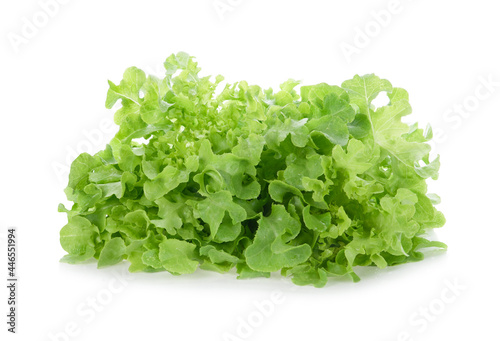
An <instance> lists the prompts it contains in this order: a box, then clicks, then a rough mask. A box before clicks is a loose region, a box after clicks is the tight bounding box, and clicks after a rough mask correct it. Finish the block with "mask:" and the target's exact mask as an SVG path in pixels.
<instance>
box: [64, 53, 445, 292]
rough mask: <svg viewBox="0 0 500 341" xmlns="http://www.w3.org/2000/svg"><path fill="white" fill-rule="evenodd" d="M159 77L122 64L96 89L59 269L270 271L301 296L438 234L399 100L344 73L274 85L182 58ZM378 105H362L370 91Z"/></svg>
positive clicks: (427, 164) (431, 173)
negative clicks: (336, 78)
mask: <svg viewBox="0 0 500 341" xmlns="http://www.w3.org/2000/svg"><path fill="white" fill-rule="evenodd" d="M164 65H165V70H166V72H165V77H164V78H163V79H161V78H157V77H155V76H152V75H146V74H145V73H144V72H143V71H142V70H139V69H138V68H135V67H132V68H129V69H127V70H126V71H125V73H124V75H123V79H122V80H121V82H120V83H119V84H118V85H116V84H114V83H113V82H111V81H110V82H109V91H108V94H107V98H106V107H107V108H109V109H111V108H112V107H113V106H114V105H115V103H116V102H118V101H120V102H121V107H120V108H119V109H118V110H117V111H116V112H115V116H114V120H115V123H116V124H117V125H119V131H118V133H117V134H116V136H115V137H114V138H113V139H112V140H111V141H109V143H108V144H107V146H106V148H105V149H104V150H102V151H100V152H98V153H96V154H95V155H89V154H86V153H83V154H81V155H79V156H78V157H77V158H76V159H75V160H74V162H73V163H72V165H71V172H70V176H69V182H68V186H67V188H66V190H65V193H66V195H67V198H68V200H70V201H72V202H74V204H73V205H72V207H71V209H66V208H65V207H64V206H63V205H60V211H61V212H65V213H66V214H67V216H68V224H67V225H66V226H64V227H63V228H62V229H61V233H60V237H61V245H62V247H63V249H64V250H65V251H66V252H67V253H68V254H67V255H66V256H64V257H63V259H62V261H65V262H68V263H78V262H82V261H86V260H88V259H92V258H95V259H97V260H98V263H97V264H98V267H103V266H109V265H113V264H116V263H119V262H122V261H123V260H124V259H125V260H127V261H128V262H130V271H132V272H135V271H145V272H156V271H169V272H170V273H172V274H174V275H179V274H186V273H192V272H194V271H196V269H197V268H198V267H200V268H202V269H206V270H211V271H217V272H221V273H224V272H228V271H230V270H231V269H233V268H235V269H236V272H237V273H238V278H253V277H269V276H270V273H271V272H275V271H281V274H282V275H284V276H290V277H291V278H292V281H293V282H294V283H296V284H298V285H314V286H316V287H322V286H324V285H325V284H326V283H327V280H328V278H329V277H334V276H349V277H350V278H352V279H353V280H354V281H358V280H359V277H358V276H357V275H356V273H355V272H354V270H355V268H356V267H357V266H377V267H379V268H384V267H386V266H392V265H396V264H401V263H406V262H411V261H418V260H421V259H422V258H423V257H424V255H423V253H422V252H421V251H420V250H421V249H422V248H428V247H437V248H446V245H445V244H443V243H441V242H437V241H430V240H428V239H426V237H425V236H426V233H427V232H428V231H429V230H431V229H433V228H437V227H440V226H443V225H444V223H445V218H444V216H443V214H442V213H441V212H439V211H438V210H436V208H435V205H436V204H437V203H439V197H437V195H435V194H428V193H427V185H426V179H427V178H432V179H437V177H438V169H439V158H435V159H434V160H432V161H431V160H430V158H429V152H430V146H429V144H428V143H427V142H428V141H429V140H430V139H431V138H432V131H431V130H430V129H426V130H425V131H424V130H422V129H420V128H418V125H417V124H413V125H408V124H406V123H404V122H403V121H402V118H403V117H404V116H407V115H409V114H410V113H411V107H410V104H409V101H408V93H407V92H406V91H405V90H403V89H401V88H395V87H393V86H392V85H391V83H389V81H387V80H385V79H380V78H378V77H377V76H375V75H373V74H370V75H364V76H358V75H356V76H355V77H354V78H353V79H351V80H347V81H345V82H344V83H343V84H342V85H341V86H332V85H328V84H326V83H321V84H317V85H310V86H302V87H300V89H297V87H298V85H299V82H297V81H295V80H288V81H286V82H285V83H283V84H282V85H281V86H280V90H279V91H277V92H274V91H273V90H272V89H268V90H264V89H262V88H261V87H259V86H257V85H249V84H248V83H247V82H245V81H241V82H238V83H235V84H226V85H222V84H221V82H222V81H223V77H222V76H217V77H215V79H213V78H212V77H201V76H200V75H199V72H200V68H199V67H198V65H197V63H196V62H195V61H194V59H193V57H191V56H189V55H187V54H186V53H178V54H176V55H171V56H170V57H168V58H167V60H166V61H165V64H164ZM381 93H384V94H387V96H388V98H389V103H388V104H387V105H385V106H381V107H375V106H374V105H373V104H372V102H373V101H374V100H375V98H377V96H379V94H381Z"/></svg>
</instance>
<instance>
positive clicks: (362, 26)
mask: <svg viewBox="0 0 500 341" xmlns="http://www.w3.org/2000/svg"><path fill="white" fill-rule="evenodd" d="M45 2H49V1H48V0H42V3H45ZM60 2H61V4H60V5H59V6H58V8H57V9H54V8H53V7H51V8H49V9H48V10H47V9H45V11H50V12H52V13H51V14H52V16H50V17H49V16H45V19H47V18H48V20H46V22H44V15H43V14H40V12H41V11H43V9H42V8H43V6H42V5H41V4H40V3H39V2H37V1H34V0H28V1H26V0H25V1H2V3H1V5H0V22H1V40H0V45H1V47H0V48H1V51H2V52H1V63H0V75H1V81H0V94H1V115H2V116H1V121H0V122H1V123H0V138H1V154H0V165H1V167H0V175H1V176H0V179H1V186H0V191H1V196H0V200H1V202H0V203H1V204H0V210H1V214H0V226H1V229H2V234H1V235H0V237H1V249H0V250H1V252H0V267H1V268H2V271H1V281H2V284H1V286H2V287H3V288H4V289H3V290H0V312H1V316H2V318H1V319H0V322H1V323H0V326H1V327H0V328H1V331H0V334H1V335H2V336H1V337H0V338H1V339H2V340H5V338H4V337H5V335H7V336H8V340H44V341H46V340H51V339H53V340H61V341H62V340H105V339H107V338H112V339H113V340H139V339H140V340H224V335H226V339H227V340H231V338H230V337H229V336H228V335H229V334H231V335H233V336H234V338H232V340H276V339H279V340H287V339H288V340H305V339H306V338H307V339H320V338H321V340H375V341H376V340H380V341H385V340H394V341H396V340H410V339H413V340H468V339H475V340H498V339H499V338H500V336H499V330H498V320H499V318H500V314H499V312H498V306H499V304H500V294H499V291H498V271H497V270H496V268H497V267H498V265H497V264H498V261H497V258H498V250H499V249H498V245H499V244H498V241H499V240H500V229H499V227H500V226H499V219H498V211H499V196H498V193H500V183H499V181H498V177H499V175H498V174H499V168H498V166H499V162H498V159H499V156H498V155H499V154H498V147H499V142H498V138H499V133H498V131H499V123H500V119H499V114H500V112H499V109H498V108H500V86H499V82H500V70H499V62H500V44H499V41H498V33H499V32H500V21H499V20H498V10H499V9H498V7H497V6H495V5H496V2H494V1H491V0H475V1H431V0H419V1H409V0H401V1H400V2H399V6H396V7H397V8H396V10H394V7H393V6H392V5H390V3H391V2H390V1H388V0H384V1H380V0H377V1H373V0H369V1H311V0H308V1H290V0H287V1H285V0H280V1H264V0H252V1H251V0H242V1H236V0H232V1H230V0H222V1H220V2H219V3H218V4H219V6H222V5H221V3H222V4H229V5H228V6H230V7H229V9H228V8H227V7H226V11H225V12H223V13H220V12H219V13H218V12H217V10H216V9H215V7H214V1H213V0H204V1H181V0H177V1H167V0H156V1H153V0H146V1H128V0H108V1H96V0H90V1H89V0H88V1H77V0H73V1H71V0H70V1H66V3H65V4H62V2H63V1H62V0H61V1H60ZM216 4H217V3H216ZM388 10H391V11H392V14H390V16H389V17H387V15H386V16H382V17H383V18H382V19H384V22H383V24H380V23H377V21H375V17H376V16H377V15H376V14H374V13H387V11H388ZM384 11H385V12H384ZM379 17H380V15H379ZM382 19H379V21H380V20H382ZM29 23H32V24H33V23H34V24H36V25H38V27H36V26H35V29H36V31H35V32H33V30H32V31H31V32H29V29H27V28H26V27H27V26H29V25H30V24H29ZM23 28H24V29H23ZM23 30H24V32H23ZM360 32H361V33H360ZM366 32H367V33H368V34H369V35H368V38H366V37H365V39H364V41H363V39H362V35H363V34H365V33H366ZM23 34H24V36H23ZM16 39H17V40H16ZM13 40H16V41H17V42H18V44H15V43H14V44H13V43H12V41H13ZM346 44H350V45H351V46H353V47H354V48H356V49H357V50H356V53H355V54H352V55H350V56H347V55H346V54H345V53H343V52H342V49H341V46H347V45H346ZM178 51H186V52H188V53H190V54H191V55H194V56H196V57H197V60H198V62H199V65H200V66H201V67H202V74H204V75H209V74H219V73H220V74H222V75H224V76H225V77H226V80H227V81H230V82H234V81H239V80H243V79H244V80H247V81H249V83H257V84H259V85H262V86H265V87H268V86H273V87H275V88H276V87H277V85H278V84H280V82H282V81H284V80H286V79H288V78H296V79H300V80H302V81H303V83H305V84H311V83H316V82H322V81H324V82H328V83H331V84H340V83H341V82H342V81H344V80H346V79H349V78H351V77H352V76H353V75H354V74H356V73H359V74H365V73H376V74H377V75H379V76H380V77H383V78H387V79H389V80H390V81H391V82H392V84H393V85H395V86H399V87H403V88H406V89H407V90H408V91H409V93H410V101H411V104H412V106H413V111H414V113H413V114H412V116H411V119H412V120H416V121H419V122H420V123H421V125H422V126H424V125H425V124H426V123H428V122H430V123H431V124H432V126H433V127H434V130H435V131H436V132H438V131H439V141H436V143H435V147H436V150H437V152H438V153H439V154H440V155H441V163H442V168H441V173H440V178H439V180H438V181H434V182H432V183H431V184H430V188H431V189H432V191H433V192H436V193H438V194H439V195H440V196H441V197H442V204H441V205H440V206H439V208H440V209H441V210H442V211H443V212H444V213H445V215H446V217H447V224H446V225H445V227H444V228H442V229H439V230H437V231H436V238H437V239H439V240H441V241H444V242H446V243H447V244H448V245H449V250H448V252H446V253H445V254H442V253H441V254H439V253H438V254H434V255H429V257H428V258H427V259H426V260H424V261H422V262H419V263H413V264H407V265H403V266H398V267H393V268H390V269H386V270H376V269H374V270H370V271H368V270H366V269H362V270H360V271H359V274H360V276H361V278H362V280H361V282H359V283H356V284H354V283H351V282H350V281H348V280H334V279H332V280H331V281H330V282H329V284H328V285H327V286H326V287H325V288H322V289H315V288H313V287H294V286H293V285H291V284H290V282H289V281H288V280H284V281H282V280H280V279H279V276H275V277H273V278H271V279H255V280H248V281H239V280H236V279H235V275H234V274H226V275H220V274H216V273H209V272H204V271H197V272H196V273H194V274H192V275H185V276H180V277H174V276H172V275H170V274H168V273H161V274H133V276H131V277H130V276H129V277H127V276H125V275H120V274H121V273H126V268H127V266H126V264H123V265H119V266H115V267H111V268H107V269H101V270H97V269H96V265H95V264H88V265H74V266H72V265H67V264H61V263H59V262H58V261H59V259H60V257H61V256H63V254H64V251H63V250H62V249H61V247H60V245H59V230H60V228H61V227H62V226H63V225H64V224H65V222H66V217H65V215H64V214H62V213H58V212H57V205H58V203H59V202H65V196H64V193H63V188H64V187H65V185H66V183H65V181H66V176H67V174H65V173H64V169H65V167H66V168H67V167H68V166H69V162H70V161H71V159H72V158H74V157H75V156H76V155H74V154H73V153H74V152H73V151H78V152H80V151H82V150H84V149H85V147H89V146H90V147H91V150H92V151H93V152H95V151H97V150H99V149H100V148H102V147H103V146H104V144H105V141H104V139H106V140H109V139H110V138H111V136H112V135H113V131H111V130H109V129H102V125H103V124H104V125H105V124H106V122H109V121H110V120H111V118H112V111H108V110H106V109H104V100H105V95H106V91H107V80H108V79H110V80H112V81H114V82H119V81H120V79H121V75H122V72H123V71H124V69H125V68H126V67H128V66H132V65H135V66H138V67H141V68H143V69H144V70H145V71H147V72H148V73H156V74H159V73H160V72H161V69H160V67H161V65H162V62H163V60H164V59H165V58H166V57H167V56H168V55H169V54H171V53H173V52H178ZM488 78H490V79H491V80H492V81H493V83H495V82H496V84H494V85H492V86H491V88H490V89H489V91H488V90H487V88H485V87H484V86H483V85H482V81H481V80H482V79H483V80H487V79H488ZM478 95H479V98H478V97H477V96H478ZM464 105H465V106H466V108H468V109H464V112H462V113H460V107H462V106H464ZM100 126H101V128H100ZM89 136H90V137H89ZM68 160H69V161H68ZM61 169H62V170H61ZM9 226H15V227H17V229H18V243H19V260H18V276H19V286H20V287H19V291H18V295H19V306H18V311H19V316H18V323H19V324H18V334H17V335H10V333H7V332H6V329H7V325H6V323H5V322H6V317H5V315H6V314H7V303H6V301H7V291H6V290H5V285H6V284H5V285H4V283H6V272H5V268H6V267H7V266H6V263H7V260H6V240H5V230H6V228H7V227H9ZM124 271H125V272H124ZM117 274H118V275H117ZM117 276H118V277H119V278H120V281H118V280H117V279H116V277H117ZM123 276H125V277H123ZM450 283H455V284H450ZM450 285H451V286H453V287H454V291H452V290H449V289H447V288H449V286H450ZM110 287H111V288H112V289H113V291H114V293H112V292H111V291H109V290H110V289H109V288H110ZM273 293H274V294H273ZM443 294H444V295H445V296H442V295H443ZM273 295H275V296H276V295H278V296H280V297H281V299H280V300H279V302H277V303H273V305H272V309H271V310H272V312H271V314H268V315H269V316H267V317H265V318H263V319H262V320H259V319H258V318H259V316H262V315H261V313H260V312H259V310H257V308H256V307H255V302H257V303H259V302H260V303H262V302H267V301H268V300H270V299H271V297H275V296H273ZM92 299H96V300H97V304H98V306H97V307H95V308H91V306H90V305H89V302H90V301H89V300H92ZM266 300H267V301H266ZM488 307H492V309H489V308H488ZM425 310H428V311H429V313H428V314H425V313H424V311H425ZM249 319H250V320H251V321H250V322H252V323H253V324H254V325H256V327H252V330H250V331H249V330H246V332H247V334H245V333H243V332H245V330H243V329H244V328H243V327H242V326H243V325H244V324H245V323H246V322H245V321H248V320H249ZM242 321H243V322H242ZM238 328H239V329H238ZM71 332H73V333H71ZM225 333H229V334H225ZM69 334H71V335H70V336H69Z"/></svg>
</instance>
